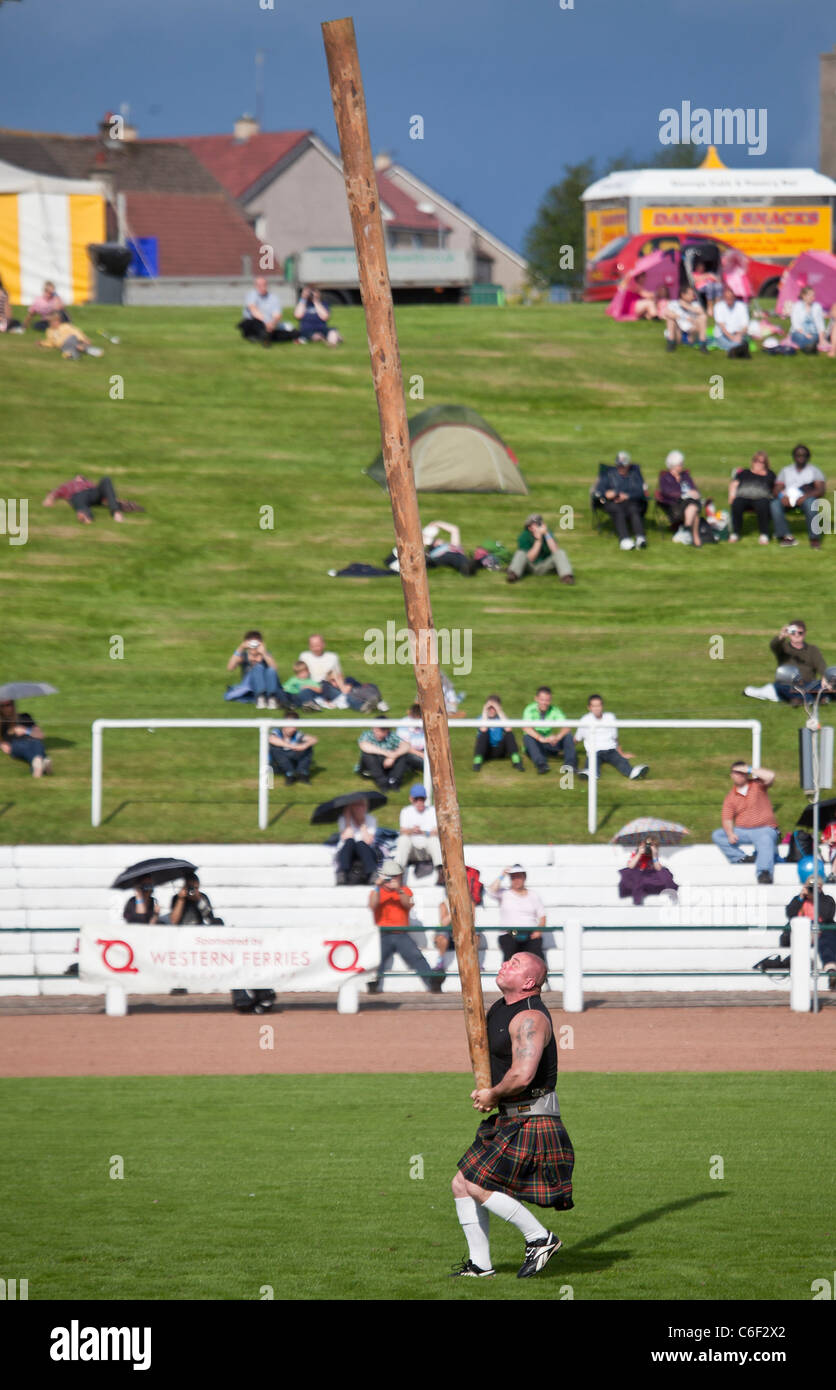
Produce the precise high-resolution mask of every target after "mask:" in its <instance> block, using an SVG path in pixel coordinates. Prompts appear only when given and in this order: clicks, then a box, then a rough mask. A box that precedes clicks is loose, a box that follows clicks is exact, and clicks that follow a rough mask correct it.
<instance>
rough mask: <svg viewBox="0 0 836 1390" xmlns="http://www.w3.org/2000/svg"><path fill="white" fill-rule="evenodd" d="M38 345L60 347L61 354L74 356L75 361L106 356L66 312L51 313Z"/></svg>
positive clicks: (67, 356)
mask: <svg viewBox="0 0 836 1390" xmlns="http://www.w3.org/2000/svg"><path fill="white" fill-rule="evenodd" d="M38 347H42V348H60V350H61V356H62V357H66V358H72V360H73V361H77V359H78V358H79V357H103V356H104V353H103V352H102V349H101V348H100V347H93V344H92V343H91V342H90V339H89V338H88V337H87V334H86V333H82V331H81V329H80V328H78V327H77V326H76V325H75V324H74V323H70V322H69V320H68V319H67V316H66V314H64V315H63V316H62V315H61V314H57V313H56V314H50V316H49V327H48V328H47V330H46V333H45V335H44V338H43V341H42V342H40V343H38Z"/></svg>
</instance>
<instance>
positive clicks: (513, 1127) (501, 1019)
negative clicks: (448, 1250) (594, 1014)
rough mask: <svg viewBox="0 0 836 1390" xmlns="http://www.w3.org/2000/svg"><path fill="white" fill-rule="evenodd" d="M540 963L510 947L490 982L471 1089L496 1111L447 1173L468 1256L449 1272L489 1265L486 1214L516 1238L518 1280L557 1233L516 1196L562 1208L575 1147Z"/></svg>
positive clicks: (468, 1274)
mask: <svg viewBox="0 0 836 1390" xmlns="http://www.w3.org/2000/svg"><path fill="white" fill-rule="evenodd" d="M545 979H546V966H545V964H544V962H543V961H542V960H541V959H540V958H539V956H535V955H531V954H530V953H529V952H528V951H518V952H517V954H516V955H514V956H512V957H511V959H510V960H507V961H505V962H504V964H503V965H502V968H501V969H500V971H499V973H498V974H497V977H496V983H497V985H498V986H499V988H500V990H501V991H502V995H503V998H502V999H501V1000H497V1002H496V1003H495V1004H494V1005H493V1006H492V1007H491V1009H490V1010H489V1011H488V1017H487V1028H488V1049H489V1052H490V1060H491V1082H492V1084H491V1085H490V1086H489V1087H485V1088H483V1089H481V1090H476V1091H473V1092H472V1099H473V1108H474V1110H481V1111H482V1112H484V1113H487V1112H488V1111H490V1110H493V1109H494V1108H495V1107H496V1106H498V1107H499V1113H498V1114H497V1115H491V1117H490V1119H487V1120H483V1121H482V1123H481V1124H480V1125H479V1128H478V1130H477V1131H476V1138H475V1139H474V1141H473V1143H472V1144H471V1146H470V1148H469V1149H468V1150H467V1152H466V1153H465V1154H463V1155H462V1157H461V1158H460V1159H459V1162H458V1169H459V1171H458V1172H457V1174H456V1176H455V1177H454V1179H453V1183H452V1187H453V1196H454V1197H455V1200H456V1215H457V1216H458V1218H459V1222H460V1224H461V1227H462V1230H463V1231H464V1234H465V1239H466V1240H467V1249H468V1258H467V1259H465V1260H462V1263H461V1266H460V1267H458V1268H456V1269H455V1270H454V1271H453V1277H462V1276H463V1277H465V1278H475V1279H484V1278H487V1277H488V1276H490V1275H492V1274H494V1273H495V1271H494V1269H493V1267H492V1265H491V1254H490V1244H489V1238H488V1227H489V1220H490V1213H491V1212H493V1213H494V1215H495V1216H498V1217H500V1218H501V1219H502V1220H503V1221H510V1222H511V1224H512V1225H513V1226H516V1227H517V1230H518V1231H520V1232H521V1233H522V1235H523V1238H524V1239H525V1256H524V1259H523V1263H522V1265H521V1267H520V1269H519V1271H518V1273H517V1278H518V1279H527V1278H529V1277H530V1276H531V1275H532V1274H538V1273H539V1272H540V1270H541V1269H544V1268H545V1266H546V1265H547V1264H548V1262H549V1260H550V1259H551V1257H552V1255H553V1254H554V1253H555V1251H556V1250H559V1249H560V1246H561V1241H560V1240H559V1239H558V1237H557V1236H556V1235H555V1234H554V1232H553V1231H549V1230H547V1229H546V1227H545V1226H544V1225H542V1223H541V1222H540V1221H538V1220H537V1217H536V1216H534V1214H533V1213H532V1212H530V1211H528V1210H527V1209H526V1208H525V1207H524V1206H523V1205H522V1203H521V1202H520V1201H518V1200H517V1198H522V1199H523V1200H524V1201H526V1202H533V1203H534V1204H535V1205H536V1206H538V1207H554V1208H555V1209H556V1210H558V1211H568V1210H569V1208H570V1207H572V1206H573V1205H574V1203H573V1202H572V1168H573V1165H574V1162H575V1154H574V1150H573V1148H572V1143H571V1140H570V1138H569V1135H568V1134H567V1133H566V1130H565V1129H564V1127H563V1125H562V1123H561V1120H560V1108H559V1106H558V1103H557V1095H556V1094H555V1089H554V1087H555V1082H556V1080H557V1045H556V1043H555V1039H554V1028H553V1026H552V1021H551V1016H550V1014H549V1011H548V1009H547V1008H546V1006H545V1004H544V1003H543V1002H542V1000H541V998H540V991H541V989H542V987H543V984H544V982H545Z"/></svg>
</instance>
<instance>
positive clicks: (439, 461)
mask: <svg viewBox="0 0 836 1390" xmlns="http://www.w3.org/2000/svg"><path fill="white" fill-rule="evenodd" d="M409 442H410V452H411V455H412V467H413V471H414V473H415V487H416V489H417V490H418V492H518V493H519V492H521V493H527V492H528V487H527V485H526V481H525V478H524V477H523V475H522V473H521V472H520V469H519V464H518V463H517V460H516V459H515V457H514V455H513V454H512V452H511V450H510V449H509V448H508V446H507V444H505V443H504V442H503V440H502V439H501V438H500V436H499V435H498V434H497V432H496V430H494V429H491V427H490V425H489V424H488V423H487V421H486V420H483V419H482V417H481V415H477V413H476V411H475V410H471V409H470V408H469V407H468V406H466V405H433V406H430V407H429V409H428V410H422V411H421V413H420V414H419V415H413V417H412V419H411V420H410V421H409ZM366 472H367V473H368V475H369V477H370V478H374V481H375V482H376V483H379V484H380V486H381V487H382V488H385V487H386V471H385V468H384V465H383V455H382V454H378V456H377V458H376V459H375V461H374V463H373V464H371V466H370V467H369V468H367V469H366Z"/></svg>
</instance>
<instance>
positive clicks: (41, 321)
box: [23, 280, 69, 333]
mask: <svg viewBox="0 0 836 1390" xmlns="http://www.w3.org/2000/svg"><path fill="white" fill-rule="evenodd" d="M53 314H57V315H58V322H59V323H68V322H69V316H68V314H67V312H66V310H65V308H64V301H63V299H62V298H61V296H60V295H59V294H57V293H56V291H55V286H54V284H53V283H52V281H51V280H47V281H46V282H45V284H44V287H43V290H42V291H41V293H40V294H39V295H38V296H37V298H35V299H33V300H32V303H31V304H30V305H29V308H28V309H27V310H26V317H25V319H24V320H23V327H24V328H30V327H31V328H34V330H35V332H36V333H44V332H45V331H46V330H47V329H48V328H49V325H50V319H51V316H52V315H53ZM33 320H34V322H33Z"/></svg>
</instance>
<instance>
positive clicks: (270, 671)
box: [224, 628, 302, 709]
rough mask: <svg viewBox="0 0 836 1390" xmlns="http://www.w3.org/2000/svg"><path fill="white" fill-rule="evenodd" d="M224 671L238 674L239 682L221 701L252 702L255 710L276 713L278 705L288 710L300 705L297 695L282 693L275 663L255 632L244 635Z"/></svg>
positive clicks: (251, 631) (282, 688) (259, 635)
mask: <svg viewBox="0 0 836 1390" xmlns="http://www.w3.org/2000/svg"><path fill="white" fill-rule="evenodd" d="M226 669H227V671H240V673H241V680H240V681H239V683H238V685H234V686H231V687H230V688H229V689H228V690H227V692H226V694H225V696H224V699H225V700H252V699H255V703H256V709H278V708H279V706H280V705H282V706H283V707H284V708H285V709H292V708H293V707H294V706H296V705H300V704H301V703H302V701H301V700H300V699H299V696H298V695H291V694H289V693H288V692H287V691H286V690H285V689H284V687H283V685H282V683H281V679H280V677H279V672H278V669H277V667H276V662H275V660H274V659H273V657H272V656H271V655H270V653H269V652H268V650H267V648H266V647H265V645H264V640H263V638H262V636H261V633H260V632H259V631H258V629H257V628H251V629H250V631H249V632H245V633H244V640H243V642H242V643H241V645H240V646H239V647H236V648H235V651H234V652H233V653H232V656H231V657H230V658H229V661H228V662H227V663H226Z"/></svg>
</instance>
